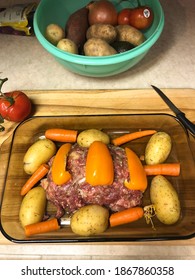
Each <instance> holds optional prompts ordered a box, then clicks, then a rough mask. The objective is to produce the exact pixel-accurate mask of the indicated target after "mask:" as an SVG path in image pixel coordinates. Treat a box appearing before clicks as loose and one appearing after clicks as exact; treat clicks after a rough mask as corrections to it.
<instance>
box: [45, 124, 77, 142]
mask: <svg viewBox="0 0 195 280" xmlns="http://www.w3.org/2000/svg"><path fill="white" fill-rule="evenodd" d="M77 133H78V131H76V130H68V129H62V128H50V129H47V130H46V131H45V137H46V138H48V139H50V140H53V141H58V142H70V143H74V142H76V140H77Z"/></svg>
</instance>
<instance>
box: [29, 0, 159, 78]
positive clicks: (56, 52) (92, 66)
mask: <svg viewBox="0 0 195 280" xmlns="http://www.w3.org/2000/svg"><path fill="white" fill-rule="evenodd" d="M89 2H90V0H79V1H74V0H55V1H53V0H42V1H41V2H40V4H39V5H38V7H37V9H36V12H35V16H34V31H35V35H36V37H37V39H38V41H39V42H40V43H41V45H42V46H43V47H44V48H45V49H46V50H47V51H48V52H49V53H50V54H52V55H53V56H54V57H55V59H56V60H57V61H58V62H59V63H60V64H62V65H63V66H64V67H65V68H66V69H68V70H70V71H72V72H74V73H77V74H80V75H83V76H91V77H106V76H113V75H116V74H119V73H122V72H124V71H126V70H128V69H130V68H131V67H133V66H134V65H135V64H137V63H138V62H139V61H140V60H141V59H142V58H143V57H144V56H145V55H146V54H147V52H148V51H149V49H150V48H151V47H152V46H153V45H154V43H155V42H156V41H157V40H158V38H159V36H160V35H161V33H162V30H163V27H164V13H163V10H162V7H161V5H160V3H159V1H158V0H155V1H154V0H143V1H140V2H141V4H142V5H148V6H150V7H151V8H152V9H153V12H154V21H153V23H152V25H151V26H150V28H148V29H147V31H145V32H144V35H145V37H146V41H145V42H144V43H142V44H141V45H140V46H138V47H136V48H134V49H132V50H129V51H126V52H124V53H120V54H115V55H111V56H102V57H94V56H84V55H78V54H71V53H68V52H65V51H62V50H60V49H58V48H57V47H55V46H54V45H52V44H51V43H50V42H49V41H48V40H47V39H46V38H45V30H46V27H47V25H48V24H50V23H56V24H59V25H60V26H61V27H63V28H64V27H65V24H66V21H67V19H68V17H69V16H70V14H72V13H73V12H75V11H76V10H78V9H80V8H82V7H84V6H85V5H86V4H88V3H89ZM111 2H113V4H114V5H115V6H116V8H117V10H118V11H120V10H121V9H123V8H126V7H127V6H128V7H129V6H130V5H131V7H136V6H137V0H135V1H134V0H133V1H122V2H121V1H117V0H115V1H111ZM119 2H121V3H120V4H119Z"/></svg>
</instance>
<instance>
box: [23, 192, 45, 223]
mask: <svg viewBox="0 0 195 280" xmlns="http://www.w3.org/2000/svg"><path fill="white" fill-rule="evenodd" d="M45 207H46V193H45V190H44V189H43V188H42V187H41V186H38V187H35V188H33V189H31V190H30V191H29V192H28V193H27V194H26V195H25V196H24V198H23V200H22V203H21V206H20V211H19V220H20V223H21V225H22V227H24V226H26V225H30V224H34V223H38V222H41V221H42V220H43V216H44V214H45Z"/></svg>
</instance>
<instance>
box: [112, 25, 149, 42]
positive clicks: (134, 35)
mask: <svg viewBox="0 0 195 280" xmlns="http://www.w3.org/2000/svg"><path fill="white" fill-rule="evenodd" d="M116 30H117V41H126V42H129V43H131V44H132V45H134V46H139V45H141V44H142V43H143V42H144V41H145V37H144V34H143V33H142V32H141V31H139V30H138V29H136V28H134V27H133V26H130V25H117V26H116Z"/></svg>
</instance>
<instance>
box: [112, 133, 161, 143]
mask: <svg viewBox="0 0 195 280" xmlns="http://www.w3.org/2000/svg"><path fill="white" fill-rule="evenodd" d="M156 132H157V131H156V130H140V131H136V132H132V133H127V134H124V135H122V136H119V137H117V138H115V139H113V140H112V143H113V144H114V145H115V146H120V145H122V144H125V143H127V142H129V141H132V140H135V139H138V138H141V137H144V136H148V135H152V134H154V133H156Z"/></svg>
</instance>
